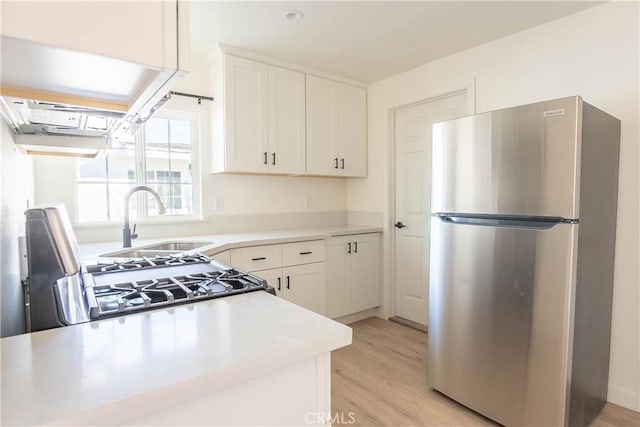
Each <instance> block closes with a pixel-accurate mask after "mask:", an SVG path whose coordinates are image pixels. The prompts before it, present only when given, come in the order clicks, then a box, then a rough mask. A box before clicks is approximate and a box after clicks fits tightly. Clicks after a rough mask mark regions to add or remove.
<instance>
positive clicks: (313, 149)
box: [307, 76, 339, 175]
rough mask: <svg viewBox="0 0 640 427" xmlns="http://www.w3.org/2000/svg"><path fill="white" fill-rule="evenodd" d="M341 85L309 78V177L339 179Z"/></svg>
mask: <svg viewBox="0 0 640 427" xmlns="http://www.w3.org/2000/svg"><path fill="white" fill-rule="evenodd" d="M338 167H339V154H338V84H337V83H336V82H333V81H331V80H327V79H321V78H319V77H315V76H307V173H309V174H311V175H339V170H338Z"/></svg>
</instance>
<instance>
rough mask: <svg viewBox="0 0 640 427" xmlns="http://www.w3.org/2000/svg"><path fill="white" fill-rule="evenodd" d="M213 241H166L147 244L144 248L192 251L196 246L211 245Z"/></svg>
mask: <svg viewBox="0 0 640 427" xmlns="http://www.w3.org/2000/svg"><path fill="white" fill-rule="evenodd" d="M210 244H211V242H165V243H158V244H156V245H150V246H145V247H144V248H142V249H144V250H153V251H178V252H182V251H191V250H193V249H196V248H201V247H203V246H207V245H210Z"/></svg>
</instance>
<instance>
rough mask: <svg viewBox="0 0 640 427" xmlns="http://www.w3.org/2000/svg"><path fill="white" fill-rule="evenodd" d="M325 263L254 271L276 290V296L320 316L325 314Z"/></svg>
mask: <svg viewBox="0 0 640 427" xmlns="http://www.w3.org/2000/svg"><path fill="white" fill-rule="evenodd" d="M324 265H325V264H324V262H316V263H313V264H303V265H294V266H290V267H283V268H274V269H271V270H262V271H254V272H252V274H254V275H256V276H258V277H260V278H262V279H265V280H266V281H267V283H268V284H269V286H271V287H273V288H274V289H275V290H276V295H278V296H279V297H281V298H284V299H286V300H287V301H291V302H292V303H294V304H297V305H299V306H301V307H304V308H308V309H309V310H311V311H315V312H316V313H318V314H323V315H324V314H325V311H326V309H325V271H324Z"/></svg>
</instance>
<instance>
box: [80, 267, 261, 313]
mask: <svg viewBox="0 0 640 427" xmlns="http://www.w3.org/2000/svg"><path fill="white" fill-rule="evenodd" d="M203 258H206V257H203V256H199V255H198V256H189V257H163V258H152V259H149V260H143V261H140V260H135V261H129V262H126V263H118V264H106V265H101V269H100V270H99V271H98V272H96V273H91V272H90V271H91V270H90V269H89V268H87V271H88V272H89V273H88V274H86V277H85V293H86V295H87V301H88V304H89V315H90V317H91V319H99V318H103V317H110V316H116V315H122V314H127V313H129V312H133V311H138V310H146V309H152V308H159V307H161V306H166V305H172V304H181V303H188V302H196V301H199V300H204V299H210V298H217V297H221V296H227V295H234V294H239V293H244V292H251V291H256V290H265V289H268V286H267V284H266V282H265V281H264V280H262V279H259V278H257V277H255V276H252V275H250V274H246V273H243V272H241V271H238V270H235V269H232V268H231V269H230V268H220V267H222V265H220V264H215V265H213V264H211V261H210V260H209V261H208V264H203V263H202V259H203ZM207 260H208V258H207ZM146 261H152V262H153V263H162V264H161V265H157V266H156V265H154V266H153V267H164V268H157V269H154V270H149V271H148V272H147V273H145V274H134V273H135V271H136V270H144V269H146V268H150V267H151V266H148V265H147V264H146V263H145V262H146ZM114 266H116V267H117V269H114V270H107V271H105V270H103V268H105V267H106V268H111V269H113V267H114ZM113 272H119V274H110V275H103V274H104V273H113ZM152 273H153V274H152ZM165 274H166V276H165ZM154 275H155V276H154ZM96 276H97V277H96ZM139 276H144V277H139ZM152 276H154V277H152ZM98 279H100V280H98ZM122 280H124V281H122Z"/></svg>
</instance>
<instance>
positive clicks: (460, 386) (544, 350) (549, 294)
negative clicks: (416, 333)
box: [427, 217, 578, 426]
mask: <svg viewBox="0 0 640 427" xmlns="http://www.w3.org/2000/svg"><path fill="white" fill-rule="evenodd" d="M577 227H578V225H575V224H563V223H558V224H556V225H553V226H551V227H546V226H540V225H539V224H535V225H534V226H533V227H532V228H521V227H519V226H517V225H514V226H504V227H491V226H482V225H468V224H460V223H455V222H447V221H445V220H444V219H441V218H439V217H433V218H432V223H431V273H430V283H429V334H428V367H427V382H428V384H429V386H431V387H432V388H434V389H436V390H438V391H440V392H442V393H444V394H446V395H448V396H450V397H451V398H453V399H455V400H457V401H459V402H460V403H462V404H464V405H466V406H468V407H470V408H472V409H474V410H476V411H478V412H480V413H482V414H484V415H485V416H487V417H489V418H491V419H493V420H495V421H497V422H499V423H501V424H504V425H548V426H551V425H553V426H560V425H564V424H565V417H566V403H565V402H566V398H567V393H568V392H567V384H568V375H567V369H568V361H569V360H570V359H569V358H570V355H569V345H568V343H569V336H570V333H569V331H570V329H571V325H570V320H569V319H570V315H569V314H570V307H571V300H572V292H573V290H572V289H573V285H572V283H573V282H574V277H573V276H574V262H573V259H574V248H575V239H576V235H577Z"/></svg>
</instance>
